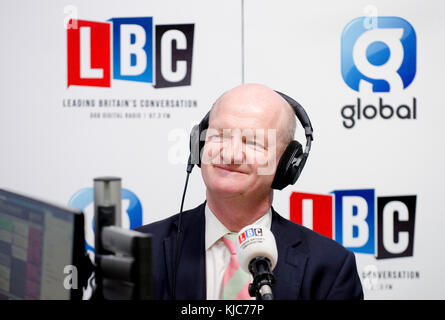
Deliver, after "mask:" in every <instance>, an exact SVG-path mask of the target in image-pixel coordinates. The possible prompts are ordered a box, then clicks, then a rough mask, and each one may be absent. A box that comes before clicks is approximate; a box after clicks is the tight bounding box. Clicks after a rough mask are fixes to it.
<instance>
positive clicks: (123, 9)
mask: <svg viewBox="0 0 445 320" xmlns="http://www.w3.org/2000/svg"><path fill="white" fill-rule="evenodd" d="M242 4H243V3H242V2H241V1H239V0H237V1H224V2H222V1H221V2H216V1H205V0H200V1H187V2H184V1H173V0H169V1H162V2H159V1H94V2H92V1H2V3H1V4H0V8H1V10H0V17H1V19H0V28H1V29H0V30H1V31H0V43H1V44H2V50H1V51H0V70H1V74H0V88H1V89H0V90H1V100H0V150H1V157H0V187H5V188H12V189H15V190H18V191H23V192H26V193H28V194H32V195H35V196H37V197H42V198H45V199H49V200H52V201H56V202H59V203H65V204H66V203H70V204H73V203H76V202H75V199H76V195H79V194H82V192H83V191H82V190H84V188H91V187H92V185H93V183H92V181H93V178H94V177H98V176H103V175H114V176H119V177H122V181H123V182H122V184H123V188H126V189H128V190H129V191H131V193H132V194H134V195H135V196H136V197H137V198H138V200H139V201H140V204H141V206H142V215H143V216H142V220H143V223H150V222H153V221H156V220H159V219H163V218H165V217H168V216H170V215H172V214H174V213H176V212H177V211H178V210H179V205H180V200H181V195H182V190H183V185H184V181H185V162H186V159H187V157H188V135H189V131H190V129H191V127H192V126H193V125H194V124H196V123H197V122H199V121H200V119H201V118H202V117H203V115H204V114H205V113H206V112H207V111H208V109H209V107H210V105H211V104H212V103H213V101H214V100H215V99H216V98H217V97H218V96H219V95H220V94H221V93H223V92H224V91H226V90H227V89H229V88H231V87H234V86H236V85H239V84H241V83H242V82H243V78H244V81H245V82H246V83H247V82H259V83H264V84H266V85H269V86H270V87H272V88H274V89H276V90H280V91H282V92H284V93H286V94H288V95H290V96H292V97H293V98H295V99H296V100H297V101H299V102H300V103H301V104H302V105H303V106H304V107H305V109H306V110H307V112H308V114H309V116H310V118H311V120H312V124H313V126H314V134H315V140H314V142H313V147H312V151H311V154H310V157H309V160H308V163H307V165H306V167H305V170H304V172H303V174H302V176H301V178H300V179H299V181H298V182H297V184H296V185H294V186H290V187H287V188H286V189H284V190H283V191H281V192H275V198H274V207H275V209H276V210H277V211H278V212H280V213H281V214H282V215H283V216H284V217H289V207H290V196H291V194H292V192H298V193H312V194H322V195H329V194H330V193H331V192H332V191H335V190H358V189H374V190H375V197H376V200H375V201H376V202H375V205H376V209H375V217H377V200H378V199H377V198H379V197H386V196H401V195H415V196H416V201H417V202H416V207H415V224H414V238H413V240H412V243H413V246H414V248H413V253H412V254H411V255H409V256H406V257H397V258H391V259H376V257H375V256H376V251H377V245H375V250H374V251H375V252H374V254H369V253H367V254H365V253H358V252H357V253H356V258H357V263H358V269H359V273H360V276H361V277H362V283H363V285H364V289H365V298H366V299H444V298H445V289H443V286H441V284H442V283H444V282H445V275H444V273H443V272H442V270H444V268H445V256H444V252H445V245H444V243H445V242H444V241H443V240H442V238H441V226H442V225H443V224H444V223H445V216H444V213H445V212H444V209H443V208H442V206H441V201H440V199H441V191H442V190H445V185H444V182H443V178H444V170H443V163H444V160H445V159H444V158H445V153H444V152H443V151H442V149H443V147H444V142H443V140H442V137H443V136H444V129H443V126H442V125H441V122H442V119H443V117H444V116H445V111H444V108H443V102H442V101H443V98H442V96H441V94H442V91H443V90H441V87H442V81H441V75H442V74H443V73H444V72H445V66H444V63H443V60H442V57H443V56H445V46H444V43H445V42H444V36H443V34H442V32H441V30H442V28H441V27H442V24H441V22H442V21H443V20H444V18H445V13H444V12H445V11H444V9H445V5H444V4H443V3H442V2H440V1H429V2H426V3H422V4H420V3H418V2H416V1H392V2H391V3H388V2H387V1H374V2H373V4H372V6H369V3H367V2H366V1H335V2H332V1H312V2H310V3H307V2H303V1H273V2H272V1H253V0H245V1H244V6H242ZM243 7H244V10H242V9H243ZM369 15H371V16H377V17H386V16H389V17H400V18H403V19H405V20H406V21H408V23H409V24H410V25H411V26H412V28H413V29H414V31H415V39H416V50H415V55H416V57H415V58H416V68H415V77H414V80H413V81H412V83H410V84H409V85H408V86H407V87H406V88H405V89H400V90H396V89H394V88H391V89H390V91H389V92H368V93H367V92H364V91H360V92H357V91H355V90H353V89H351V88H350V87H349V86H348V85H347V83H346V82H345V81H344V79H343V78H342V72H341V68H342V62H341V61H342V57H341V50H342V48H341V44H342V34H343V32H344V29H345V27H346V26H347V25H348V23H349V22H351V21H352V20H353V19H355V18H358V17H362V16H369ZM76 17H77V19H79V20H86V21H93V22H102V23H104V22H107V20H109V19H112V18H131V17H152V18H153V28H154V29H153V30H155V28H156V26H157V25H177V24H193V25H194V33H193V38H194V42H193V50H192V53H193V54H192V65H191V83H190V84H189V85H185V86H177V87H169V88H155V87H153V83H144V82H137V81H126V80H117V79H113V76H112V77H111V78H112V79H111V85H110V87H92V86H76V85H72V86H69V87H68V81H67V77H68V65H67V60H68V55H69V54H72V53H69V52H68V49H67V41H68V40H67V29H66V22H67V21H68V20H69V18H76ZM370 21H371V22H372V21H373V20H370ZM243 29H244V34H243V33H242V30H243ZM154 32H155V31H154ZM111 33H113V32H112V28H111ZM243 35H244V37H243ZM92 37H93V35H92ZM111 38H113V36H111ZM92 41H95V40H94V39H93V40H92ZM110 41H111V43H113V39H110ZM155 47H156V41H155V34H154V35H153V48H151V49H150V50H152V52H153V56H155V52H156V48H155ZM242 48H244V54H243V50H242ZM111 51H112V50H111ZM408 54H411V55H412V54H413V52H412V51H411V52H410V53H407V52H405V53H404V56H403V58H405V57H406V56H407V55H408ZM111 61H113V52H111ZM112 63H113V62H112ZM93 64H94V62H93ZM92 67H94V65H92ZM157 67H158V66H156V63H155V60H153V70H151V72H152V73H153V76H154V75H155V72H156V69H157ZM111 70H113V67H112V68H111ZM413 97H415V98H416V119H405V120H402V119H398V118H396V117H395V116H394V117H393V118H391V119H389V120H384V119H382V118H381V117H380V118H379V117H377V118H375V119H373V120H367V119H365V118H364V116H362V118H361V119H360V120H356V122H355V125H354V127H353V128H350V129H348V128H345V126H344V125H343V121H344V119H343V118H342V115H341V109H342V107H343V106H345V105H350V104H354V103H356V101H357V98H360V99H361V101H363V106H362V107H364V106H365V104H374V105H375V106H378V101H379V98H382V99H383V100H384V102H385V103H386V104H391V105H392V106H394V107H397V106H399V105H401V104H409V103H411V101H412V98H413ZM78 99H80V100H82V101H85V100H89V101H94V103H95V105H96V106H95V107H67V106H66V105H67V104H72V103H73V101H77V100H78ZM107 99H108V101H110V100H113V99H114V100H119V101H129V102H130V104H131V103H133V101H134V103H135V104H136V107H133V106H131V107H130V108H120V107H107V108H104V107H98V104H99V103H100V101H103V100H107ZM141 100H143V101H147V100H150V101H154V102H158V103H164V104H165V103H166V102H165V101H166V100H168V101H172V100H173V101H174V102H176V103H178V104H182V105H184V104H187V103H189V102H190V103H191V104H192V105H193V106H192V107H184V106H181V107H174V108H172V107H163V108H155V107H151V108H146V107H141ZM184 101H185V102H184ZM112 102H113V101H110V103H112ZM130 109H131V110H130ZM130 111H131V112H133V113H136V114H138V115H139V116H140V117H141V118H138V119H130V118H125V116H124V115H125V113H126V112H130ZM93 113H94V114H97V113H99V114H100V116H101V118H91V116H92V114H93ZM108 113H112V114H113V115H116V114H119V115H120V116H122V118H111V119H110V118H103V116H104V115H106V114H108ZM153 117H154V118H153ZM166 117H168V118H166ZM301 131H302V130H301V129H300V131H299V132H297V139H299V140H300V141H304V139H303V134H302V132H301ZM204 190H205V188H204V185H203V182H202V179H201V177H200V171H199V169H198V168H195V170H194V172H193V173H192V175H191V180H190V183H189V189H188V192H187V197H186V202H185V207H186V208H192V207H194V206H196V205H198V204H199V203H201V202H202V201H203V200H204V197H205V196H204V194H205V193H204ZM331 195H332V194H331ZM124 201H127V202H126V203H124V205H123V209H128V210H130V209H129V206H130V207H131V201H133V200H129V199H125V200H124ZM333 201H334V200H333ZM373 201H374V200H373ZM77 204H78V203H77ZM83 205H84V208H83V209H84V210H85V212H86V215H87V226H86V231H87V240H88V239H91V234H92V231H91V215H92V209H91V207H92V206H91V205H90V204H88V202H84V203H83ZM314 210H315V209H314ZM136 211H137V210H136ZM136 214H138V213H136ZM314 214H315V213H314ZM332 214H333V216H334V215H335V214H337V213H336V211H335V209H334V210H333V213H332ZM123 216H124V219H123V221H124V225H126V226H128V225H129V223H130V222H129V221H128V216H127V215H126V214H125V213H124V214H123ZM314 219H315V216H314ZM343 219H345V218H343ZM375 219H377V218H375ZM399 219H402V218H400V217H399ZM334 220H335V218H334ZM377 224H378V223H377V221H376V222H375V225H374V226H372V227H371V225H370V230H369V232H370V233H376V232H377V231H376V229H377ZM338 227H339V226H338V225H335V226H334V225H333V230H334V235H335V230H336V228H338ZM373 228H374V229H373ZM359 231H360V229H359ZM336 240H338V241H340V242H341V241H342V240H341V239H336ZM375 241H377V236H376V240H375ZM351 249H352V250H353V251H354V248H351ZM411 275H412V276H411ZM379 276H380V278H379Z"/></svg>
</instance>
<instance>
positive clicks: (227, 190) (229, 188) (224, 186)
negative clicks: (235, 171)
mask: <svg viewBox="0 0 445 320" xmlns="http://www.w3.org/2000/svg"><path fill="white" fill-rule="evenodd" d="M208 189H209V191H211V192H212V193H213V194H215V195H218V196H221V197H230V196H239V195H242V194H244V193H246V191H247V190H248V188H247V187H243V186H242V185H241V184H240V183H237V182H233V183H218V184H215V185H212V186H210V188H209V187H208Z"/></svg>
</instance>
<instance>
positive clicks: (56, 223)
mask: <svg viewBox="0 0 445 320" xmlns="http://www.w3.org/2000/svg"><path fill="white" fill-rule="evenodd" d="M84 257H85V244H84V216H83V213H82V212H81V211H79V210H76V209H74V208H68V207H63V206H59V205H54V204H50V203H47V202H44V201H40V200H37V199H33V198H30V197H28V196H24V195H21V194H18V193H15V192H12V191H7V190H3V189H0V299H31V300H36V299H37V300H39V299H40V300H46V299H57V300H68V299H81V298H82V295H83V291H82V286H81V285H78V286H77V289H75V288H76V284H73V283H72V282H71V283H70V282H69V281H68V282H67V281H66V280H67V277H68V276H70V275H71V276H74V272H76V271H77V272H81V271H82V270H76V269H82V267H80V266H81V265H82V264H83V261H84V260H83V259H84ZM73 266H74V267H76V268H73ZM67 270H69V271H68V272H67ZM80 277H81V275H79V274H77V279H76V277H72V279H70V280H71V281H72V280H74V281H75V280H80V279H79V278H80ZM67 283H68V285H67Z"/></svg>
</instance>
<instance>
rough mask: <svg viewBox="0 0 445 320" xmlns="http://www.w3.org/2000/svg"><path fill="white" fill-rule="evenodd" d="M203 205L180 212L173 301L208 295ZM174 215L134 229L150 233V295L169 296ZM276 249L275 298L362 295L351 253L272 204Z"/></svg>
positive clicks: (175, 223) (332, 297) (176, 220)
mask: <svg viewBox="0 0 445 320" xmlns="http://www.w3.org/2000/svg"><path fill="white" fill-rule="evenodd" d="M204 208H205V203H203V204H201V205H200V206H198V207H196V208H194V209H192V210H189V211H184V212H183V216H182V227H181V229H182V232H181V237H180V247H181V251H180V257H179V264H178V271H177V279H176V299H201V300H204V299H206V265H205V235H204V233H205V214H204ZM177 224H178V215H174V216H172V217H170V218H167V219H165V220H162V221H158V222H155V223H152V224H148V225H145V226H142V227H139V228H136V229H135V230H137V231H140V232H144V233H151V234H152V236H153V277H154V279H153V280H154V298H155V299H171V298H172V282H173V257H174V252H175V244H176V234H177V230H178V227H177ZM271 230H272V233H273V234H274V236H275V239H276V242H277V249H278V262H277V265H276V267H275V269H274V271H273V273H274V275H275V278H276V283H275V286H274V287H273V294H274V298H275V299H306V300H308V299H363V291H362V286H361V283H360V279H359V277H358V273H357V267H356V264H355V256H354V254H353V253H352V252H350V251H348V250H346V249H345V248H344V247H343V246H341V245H340V244H338V243H337V242H335V241H334V240H332V239H329V238H327V237H324V236H322V235H319V234H317V233H315V232H314V231H312V230H310V229H307V228H305V227H303V226H301V225H298V224H296V223H293V222H291V221H289V220H287V219H285V218H283V217H281V216H280V215H279V214H278V213H277V212H276V211H275V210H273V208H272V225H271Z"/></svg>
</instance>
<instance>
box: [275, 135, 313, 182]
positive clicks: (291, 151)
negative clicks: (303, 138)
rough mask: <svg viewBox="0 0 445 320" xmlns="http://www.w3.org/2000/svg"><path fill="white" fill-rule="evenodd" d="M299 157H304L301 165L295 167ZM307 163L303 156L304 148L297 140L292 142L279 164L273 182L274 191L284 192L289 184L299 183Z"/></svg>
mask: <svg viewBox="0 0 445 320" xmlns="http://www.w3.org/2000/svg"><path fill="white" fill-rule="evenodd" d="M299 157H302V158H301V161H300V164H299V165H298V166H295V165H294V164H293V163H294V162H295V160H296V159H298V158H299ZM305 162H306V157H305V155H304V154H303V146H302V145H301V143H299V142H298V141H296V140H293V141H291V142H290V143H289V144H288V145H287V147H286V150H284V152H283V154H282V156H281V158H280V161H279V162H278V166H277V170H276V172H275V177H274V180H273V182H272V189H277V190H282V189H283V188H285V187H287V186H288V185H289V184H294V183H295V182H296V181H297V179H298V177H299V175H300V173H301V170H302V169H303V167H302V166H304V163H305Z"/></svg>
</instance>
